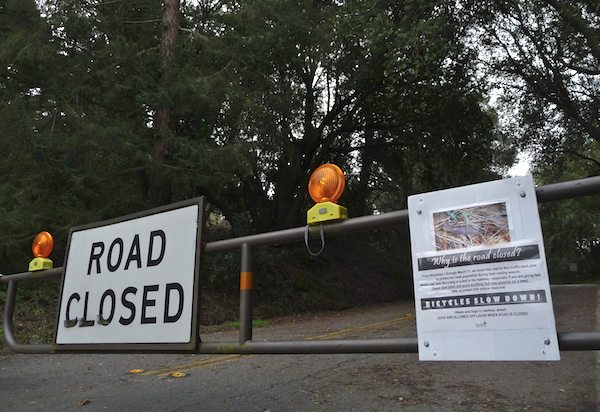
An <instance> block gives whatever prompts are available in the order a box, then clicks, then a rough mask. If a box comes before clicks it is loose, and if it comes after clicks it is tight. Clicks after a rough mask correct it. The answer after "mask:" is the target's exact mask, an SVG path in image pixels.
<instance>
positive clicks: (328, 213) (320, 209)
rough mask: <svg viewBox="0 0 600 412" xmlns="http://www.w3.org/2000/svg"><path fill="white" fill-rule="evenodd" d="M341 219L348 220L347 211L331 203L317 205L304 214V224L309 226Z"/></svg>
mask: <svg viewBox="0 0 600 412" xmlns="http://www.w3.org/2000/svg"><path fill="white" fill-rule="evenodd" d="M342 219H348V209H346V208H345V207H344V206H340V205H338V204H336V203H333V202H322V203H317V204H316V205H314V206H313V207H311V208H310V209H309V210H308V212H306V223H308V224H309V225H316V224H319V223H323V222H327V221H330V220H342Z"/></svg>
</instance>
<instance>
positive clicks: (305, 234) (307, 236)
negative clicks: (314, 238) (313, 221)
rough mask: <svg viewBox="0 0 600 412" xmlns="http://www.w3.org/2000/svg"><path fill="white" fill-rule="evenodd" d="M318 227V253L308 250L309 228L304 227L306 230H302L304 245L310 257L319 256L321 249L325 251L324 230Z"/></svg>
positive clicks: (307, 226)
mask: <svg viewBox="0 0 600 412" xmlns="http://www.w3.org/2000/svg"><path fill="white" fill-rule="evenodd" d="M319 226H320V232H321V249H319V251H318V252H313V251H312V250H311V249H310V245H309V238H310V236H309V230H310V226H309V225H306V228H305V230H304V244H305V245H306V249H307V250H308V253H310V254H311V255H312V256H318V255H320V254H321V252H323V249H325V230H324V229H323V225H322V224H321V225H319Z"/></svg>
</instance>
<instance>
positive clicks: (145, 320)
mask: <svg viewBox="0 0 600 412" xmlns="http://www.w3.org/2000/svg"><path fill="white" fill-rule="evenodd" d="M201 227H202V199H195V200H193V201H187V202H183V203H179V204H175V205H171V206H167V207H165V208H161V209H155V210H151V211H148V212H144V213H140V214H136V215H132V216H127V217H124V218H121V219H115V220H113V221H108V222H102V223H98V224H95V225H90V226H85V227H80V228H75V229H73V230H72V231H71V235H70V239H69V246H68V251H67V256H66V259H65V273H64V279H63V286H62V294H61V299H60V309H59V315H58V324H57V329H56V345H57V349H58V350H61V349H64V350H93V349H99V350H102V349H107V350H117V351H118V350H125V351H126V350H154V349H158V350H161V349H164V350H169V349H176V350H186V349H187V350H193V349H194V348H195V345H196V342H197V335H198V333H197V323H198V322H197V316H198V300H199V297H198V293H199V287H198V278H199V263H200V262H199V260H200V251H199V249H200V247H199V241H200V232H201V230H200V229H201Z"/></svg>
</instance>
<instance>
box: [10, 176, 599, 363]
mask: <svg viewBox="0 0 600 412" xmlns="http://www.w3.org/2000/svg"><path fill="white" fill-rule="evenodd" d="M594 194H600V176H595V177H589V178H585V179H580V180H573V181H568V182H562V183H556V184H551V185H546V186H542V187H538V188H536V196H537V200H538V202H539V203H542V202H549V201H555V200H561V199H570V198H574V197H579V196H587V195H594ZM407 221H408V210H399V211H395V212H389V213H382V214H379V215H372V216H363V217H357V218H351V219H347V220H344V221H341V222H334V223H328V224H325V225H323V226H322V229H321V228H320V227H318V226H317V227H308V226H303V227H298V228H293V229H286V230H278V231H274V232H267V233H261V234H256V235H250V236H242V237H238V238H234V239H226V240H219V241H215V242H208V243H206V244H205V245H204V252H205V253H218V252H231V251H237V250H241V270H240V329H239V341H238V342H201V343H200V345H199V348H198V351H197V353H202V354H225V353H226V354H320V353H416V352H417V348H418V345H417V337H416V336H412V337H403V338H387V339H344V340H319V341H253V340H252V289H253V274H252V259H251V255H252V253H251V248H252V247H255V246H267V245H280V244H286V243H294V242H303V241H304V240H305V236H307V237H308V238H309V239H310V238H318V237H319V236H320V235H321V234H323V236H338V235H344V234H350V233H356V232H364V231H369V230H375V229H385V228H390V227H394V226H397V225H399V224H402V223H405V222H407ZM321 230H322V232H321ZM307 231H308V232H307ZM62 275H63V268H62V267H59V268H55V269H49V270H46V271H43V272H33V273H32V272H24V273H17V274H12V275H4V276H0V283H8V290H7V294H6V303H5V307H4V316H3V320H4V340H5V343H6V346H7V347H8V348H10V349H11V350H13V351H15V352H22V353H55V348H54V345H42V344H21V343H18V342H17V340H16V339H15V335H14V330H13V329H14V319H13V318H14V309H15V303H16V291H17V283H18V282H20V281H30V280H38V279H45V278H59V277H61V276H62ZM558 340H559V347H560V350H561V351H568V350H600V331H596V330H594V331H574V332H573V331H569V332H561V331H559V332H558Z"/></svg>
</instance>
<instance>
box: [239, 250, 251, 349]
mask: <svg viewBox="0 0 600 412" xmlns="http://www.w3.org/2000/svg"><path fill="white" fill-rule="evenodd" d="M241 249H242V258H241V261H242V262H241V269H240V338H239V341H240V345H243V344H244V343H246V342H248V341H251V340H252V290H253V289H254V274H253V273H252V255H251V254H252V250H251V248H250V245H248V244H247V243H244V244H242V247H241Z"/></svg>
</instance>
